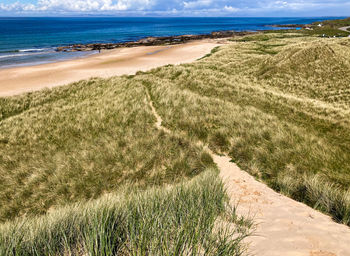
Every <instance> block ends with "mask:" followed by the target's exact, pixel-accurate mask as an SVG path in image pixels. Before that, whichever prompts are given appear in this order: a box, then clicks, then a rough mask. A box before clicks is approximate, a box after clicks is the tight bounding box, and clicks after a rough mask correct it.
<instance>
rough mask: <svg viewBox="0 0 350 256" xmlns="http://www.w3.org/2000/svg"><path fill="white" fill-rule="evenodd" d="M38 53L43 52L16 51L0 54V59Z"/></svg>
mask: <svg viewBox="0 0 350 256" xmlns="http://www.w3.org/2000/svg"><path fill="white" fill-rule="evenodd" d="M48 53H49V52H48ZM40 54H43V52H27V53H17V54H6V55H0V59H5V58H12V57H23V56H32V55H40Z"/></svg>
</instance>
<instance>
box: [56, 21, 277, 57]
mask: <svg viewBox="0 0 350 256" xmlns="http://www.w3.org/2000/svg"><path fill="white" fill-rule="evenodd" d="M271 27H273V26H271ZM262 31H264V30H262ZM258 32H259V31H233V30H222V31H213V32H211V33H207V34H193V35H179V36H159V37H153V36H151V37H145V38H141V39H140V40H137V41H128V42H117V43H90V44H72V45H67V46H59V47H57V48H56V51H57V52H86V51H99V50H112V49H117V48H129V47H139V46H160V45H177V44H184V43H188V42H193V41H198V40H204V39H222V38H229V37H233V36H245V35H249V34H254V33H258Z"/></svg>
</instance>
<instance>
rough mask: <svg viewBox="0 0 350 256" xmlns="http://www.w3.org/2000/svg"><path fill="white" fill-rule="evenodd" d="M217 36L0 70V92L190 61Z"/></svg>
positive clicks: (200, 55) (20, 91)
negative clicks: (178, 43) (183, 42)
mask: <svg viewBox="0 0 350 256" xmlns="http://www.w3.org/2000/svg"><path fill="white" fill-rule="evenodd" d="M218 43H220V40H203V41H196V42H191V43H187V44H181V45H171V46H142V47H135V48H119V49H115V50H109V51H104V52H102V53H101V54H96V55H92V56H89V57H86V58H81V59H75V60H70V61H63V62H57V63H50V64H43V65H37V66H30V67H18V68H10V69H2V70H0V96H10V95H14V94H20V93H23V92H28V91H34V90H39V89H42V88H46V87H48V88H51V87H54V86H58V85H64V84H68V83H71V82H75V81H79V80H82V79H88V78H91V77H104V78H106V77H110V76H115V75H124V74H127V75H131V74H134V73H135V72H137V71H139V70H141V71H146V70H149V69H152V68H155V67H159V66H163V65H167V64H180V63H188V62H192V61H194V60H196V59H198V58H200V57H202V56H203V55H205V54H207V53H209V52H210V51H211V49H212V48H214V47H215V46H217V44H218Z"/></svg>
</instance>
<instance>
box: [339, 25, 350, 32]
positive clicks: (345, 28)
mask: <svg viewBox="0 0 350 256" xmlns="http://www.w3.org/2000/svg"><path fill="white" fill-rule="evenodd" d="M349 28H350V26H347V27H342V28H339V30H341V31H345V32H349V30H348V29H349Z"/></svg>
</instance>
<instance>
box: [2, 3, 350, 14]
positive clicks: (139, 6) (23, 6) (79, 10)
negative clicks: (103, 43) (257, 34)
mask: <svg viewBox="0 0 350 256" xmlns="http://www.w3.org/2000/svg"><path fill="white" fill-rule="evenodd" d="M83 15H115V16H167V17H168V16H230V17H242V16H255V17H256V16H260V17H263V16H276V17H278V16H290V17H291V16H294V17H295V16H350V0H328V1H326V0H276V1H268V0H0V16H83Z"/></svg>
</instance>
